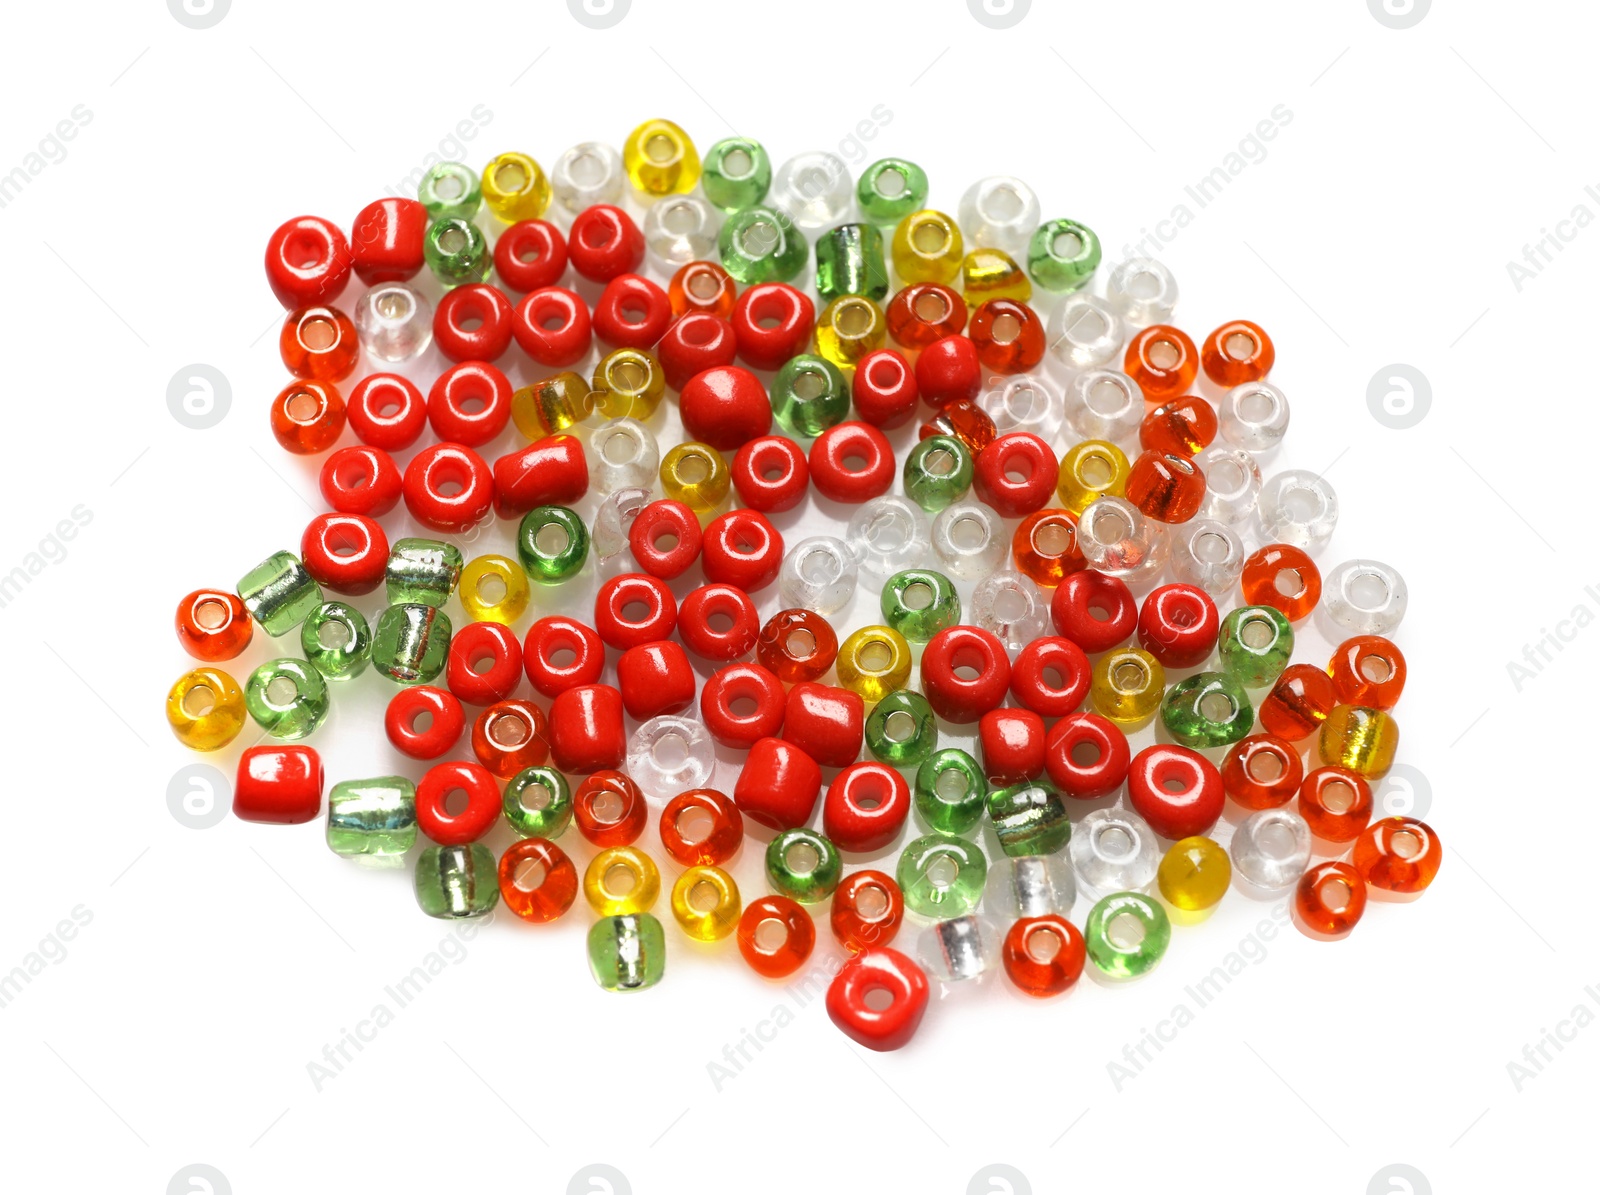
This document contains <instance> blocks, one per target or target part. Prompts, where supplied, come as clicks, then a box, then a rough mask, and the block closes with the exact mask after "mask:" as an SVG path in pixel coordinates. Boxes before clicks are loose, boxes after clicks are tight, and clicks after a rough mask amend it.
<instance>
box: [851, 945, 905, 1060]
mask: <svg viewBox="0 0 1600 1195" xmlns="http://www.w3.org/2000/svg"><path fill="white" fill-rule="evenodd" d="M874 992H886V993H888V1001H889V1002H888V1004H887V1005H886V1006H884V1007H882V1008H874V1007H873V1006H872V1005H873V1004H875V1003H878V1000H877V999H874V1000H873V1001H872V1002H871V1003H869V1002H868V997H869V996H871V995H872V994H873V993H874ZM826 1004H827V1009H828V1019H829V1020H831V1021H832V1022H833V1023H834V1024H835V1025H836V1026H838V1028H839V1031H840V1032H841V1033H843V1034H844V1035H845V1036H846V1037H848V1038H850V1040H851V1041H853V1042H855V1043H856V1044H857V1045H861V1046H865V1047H866V1048H867V1049H869V1050H898V1049H899V1048H900V1047H901V1046H904V1045H906V1044H907V1043H909V1042H910V1041H911V1039H912V1037H913V1036H915V1034H916V1032H917V1026H918V1025H920V1024H921V1023H922V1014H923V1013H925V1012H927V1010H928V977H927V975H926V974H924V973H923V970H922V968H921V967H919V966H917V964H916V963H914V962H912V961H911V960H910V959H909V958H907V957H906V956H905V955H903V954H901V953H900V952H899V951H898V950H893V949H891V948H889V947H885V946H877V947H873V948H871V949H868V950H863V951H862V952H861V953H860V954H858V955H856V956H855V957H854V958H852V959H850V960H849V961H848V962H846V963H845V965H844V966H843V967H841V968H840V969H839V973H838V974H837V975H835V976H834V977H833V982H832V983H830V984H829V985H828V998H827V1001H826Z"/></svg>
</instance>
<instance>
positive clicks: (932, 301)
mask: <svg viewBox="0 0 1600 1195" xmlns="http://www.w3.org/2000/svg"><path fill="white" fill-rule="evenodd" d="M911 310H912V313H913V314H915V315H916V317H917V318H918V319H920V320H922V321H923V322H924V323H929V324H942V323H944V321H945V320H947V319H949V318H950V300H949V299H947V298H945V297H944V292H943V291H937V290H925V291H923V292H922V293H921V294H919V295H918V296H917V297H916V298H915V299H914V300H912V303H911Z"/></svg>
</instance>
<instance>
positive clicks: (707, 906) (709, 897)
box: [688, 880, 722, 913]
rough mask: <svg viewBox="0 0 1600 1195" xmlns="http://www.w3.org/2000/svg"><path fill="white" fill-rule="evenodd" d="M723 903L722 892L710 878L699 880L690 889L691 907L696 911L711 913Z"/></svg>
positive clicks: (689, 902)
mask: <svg viewBox="0 0 1600 1195" xmlns="http://www.w3.org/2000/svg"><path fill="white" fill-rule="evenodd" d="M721 903H722V892H721V890H720V889H719V888H718V887H717V886H716V885H715V884H713V883H712V882H711V881H710V880H697V881H695V883H694V886H693V887H691V888H690V889H689V901H688V904H689V907H690V908H691V909H693V910H694V911H695V912H696V913H709V912H711V911H712V910H713V909H715V908H716V907H717V906H718V905H720V904H721Z"/></svg>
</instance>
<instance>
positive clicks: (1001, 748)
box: [978, 709, 1045, 788]
mask: <svg viewBox="0 0 1600 1195" xmlns="http://www.w3.org/2000/svg"><path fill="white" fill-rule="evenodd" d="M1044 743H1045V734H1044V719H1043V718H1041V717H1040V716H1039V715H1038V714H1036V713H1034V712H1033V711H1032V710H1013V709H998V710H990V711H989V712H988V713H986V714H984V715H983V717H981V718H979V719H978V746H979V749H980V750H981V751H982V753H983V773H984V775H985V776H986V777H987V778H988V781H989V783H990V784H992V785H994V786H995V787H997V788H1000V787H1004V786H1005V785H1008V784H1020V783H1022V782H1023V781H1024V780H1034V779H1037V778H1038V777H1039V776H1040V775H1041V774H1042V773H1043V772H1044Z"/></svg>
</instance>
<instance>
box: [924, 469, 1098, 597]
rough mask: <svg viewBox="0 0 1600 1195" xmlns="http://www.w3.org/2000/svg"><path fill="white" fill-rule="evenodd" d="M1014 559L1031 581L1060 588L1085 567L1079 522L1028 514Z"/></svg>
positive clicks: (1060, 514)
mask: <svg viewBox="0 0 1600 1195" xmlns="http://www.w3.org/2000/svg"><path fill="white" fill-rule="evenodd" d="M927 442H928V441H926V440H925V441H923V443H927ZM1011 559H1012V561H1013V562H1014V563H1015V564H1016V566H1017V569H1018V571H1019V572H1021V573H1022V574H1023V575H1024V576H1026V577H1027V578H1028V579H1029V580H1030V581H1033V582H1035V583H1036V584H1039V585H1049V586H1056V585H1060V584H1061V582H1062V580H1063V579H1064V578H1065V577H1066V575H1067V574H1068V573H1073V572H1077V571H1078V570H1079V569H1082V568H1083V567H1085V565H1084V559H1083V553H1082V552H1080V551H1078V520H1077V519H1076V518H1074V517H1073V516H1072V515H1071V514H1070V513H1069V512H1067V511H1064V510H1037V511H1034V512H1033V513H1032V514H1030V515H1027V516H1026V517H1024V518H1023V520H1022V522H1020V523H1018V524H1017V529H1016V531H1014V532H1013V533H1012V535H1011Z"/></svg>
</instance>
